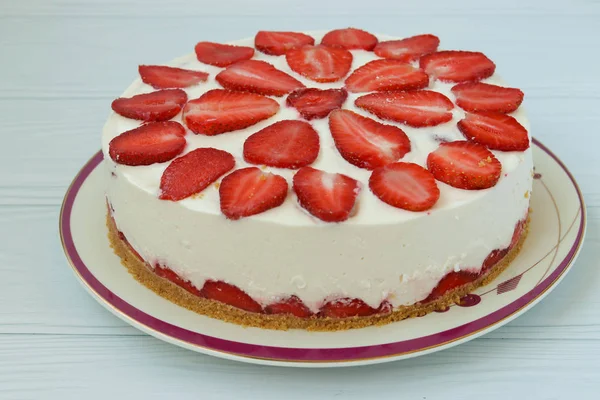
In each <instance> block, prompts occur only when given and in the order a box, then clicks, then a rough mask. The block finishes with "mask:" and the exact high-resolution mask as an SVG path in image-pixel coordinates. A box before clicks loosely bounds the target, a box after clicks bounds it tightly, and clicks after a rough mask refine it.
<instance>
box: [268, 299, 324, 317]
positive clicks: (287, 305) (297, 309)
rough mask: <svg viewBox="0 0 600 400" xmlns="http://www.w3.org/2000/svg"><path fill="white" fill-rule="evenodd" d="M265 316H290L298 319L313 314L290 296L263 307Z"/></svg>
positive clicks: (300, 301)
mask: <svg viewBox="0 0 600 400" xmlns="http://www.w3.org/2000/svg"><path fill="white" fill-rule="evenodd" d="M265 312H266V313H267V314H292V315H295V316H296V317H299V318H308V317H310V316H311V315H313V313H312V312H311V311H310V310H309V308H308V307H306V306H305V305H304V303H303V302H302V300H300V299H299V298H298V297H297V296H290V297H288V298H286V299H283V300H280V301H278V302H276V303H273V304H269V305H268V306H267V307H265Z"/></svg>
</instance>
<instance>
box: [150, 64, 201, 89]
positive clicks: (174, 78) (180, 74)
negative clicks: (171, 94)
mask: <svg viewBox="0 0 600 400" xmlns="http://www.w3.org/2000/svg"><path fill="white" fill-rule="evenodd" d="M138 71H139V72H140V76H141V77H142V81H144V83H147V84H148V85H151V86H152V87H153V88H155V89H168V88H186V87H188V86H192V85H196V84H198V83H200V82H204V81H206V80H207V79H208V74H207V73H206V72H202V71H192V70H190V69H182V68H174V67H167V66H164V65H140V66H139V67H138Z"/></svg>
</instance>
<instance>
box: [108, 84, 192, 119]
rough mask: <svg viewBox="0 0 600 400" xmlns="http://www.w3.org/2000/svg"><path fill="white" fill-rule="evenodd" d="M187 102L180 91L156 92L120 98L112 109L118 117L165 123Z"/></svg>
mask: <svg viewBox="0 0 600 400" xmlns="http://www.w3.org/2000/svg"><path fill="white" fill-rule="evenodd" d="M186 101H187V94H186V93H185V92H184V91H183V90H181V89H165V90H157V91H156V92H152V93H144V94H138V95H135V96H133V97H129V98H126V97H120V98H118V99H116V100H115V101H113V102H112V109H113V111H114V112H116V113H117V114H119V115H122V116H124V117H127V118H131V119H139V120H142V121H166V120H168V119H171V118H173V117H174V116H176V115H177V114H179V111H181V108H182V107H183V105H184V104H185V102H186Z"/></svg>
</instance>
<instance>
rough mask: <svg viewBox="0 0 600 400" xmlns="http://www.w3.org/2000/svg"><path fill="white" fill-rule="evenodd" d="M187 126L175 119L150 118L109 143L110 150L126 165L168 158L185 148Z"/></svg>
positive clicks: (118, 161) (148, 162)
mask: <svg viewBox="0 0 600 400" xmlns="http://www.w3.org/2000/svg"><path fill="white" fill-rule="evenodd" d="M184 136H185V129H184V128H183V126H181V125H180V124H179V123H177V122H174V121H164V122H150V123H148V124H146V125H142V126H140V127H138V128H135V129H132V130H130V131H127V132H123V133H121V134H120V135H119V136H117V137H115V138H114V139H113V140H111V141H110V143H109V144H108V154H109V155H110V158H112V160H113V161H114V162H116V163H119V164H123V165H150V164H154V163H162V162H166V161H169V160H171V159H173V158H175V157H176V156H178V155H179V154H181V152H182V151H183V149H184V148H185V143H186V142H185V137H184Z"/></svg>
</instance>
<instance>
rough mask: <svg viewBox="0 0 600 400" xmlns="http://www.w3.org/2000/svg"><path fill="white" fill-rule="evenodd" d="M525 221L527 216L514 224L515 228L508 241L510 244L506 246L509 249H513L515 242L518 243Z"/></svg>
mask: <svg viewBox="0 0 600 400" xmlns="http://www.w3.org/2000/svg"><path fill="white" fill-rule="evenodd" d="M526 221H527V218H525V219H522V220H520V221H519V222H517V225H515V230H514V231H513V235H512V239H511V241H510V246H509V247H508V248H509V249H513V248H514V247H515V246H516V245H517V243H519V239H521V235H522V234H523V231H524V230H525V222H526Z"/></svg>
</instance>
